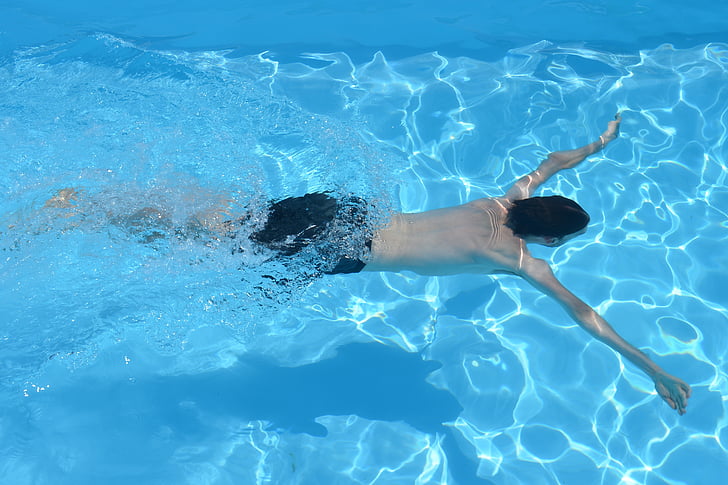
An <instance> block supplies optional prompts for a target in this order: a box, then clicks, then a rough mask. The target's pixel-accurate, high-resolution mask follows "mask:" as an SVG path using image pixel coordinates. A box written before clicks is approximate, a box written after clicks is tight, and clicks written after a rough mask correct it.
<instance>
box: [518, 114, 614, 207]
mask: <svg viewBox="0 0 728 485" xmlns="http://www.w3.org/2000/svg"><path fill="white" fill-rule="evenodd" d="M621 122H622V117H621V116H620V114H619V113H617V114H616V115H615V116H614V120H613V121H610V122H609V123H608V124H607V129H606V130H604V133H602V134H601V135H600V136H599V139H598V140H597V141H595V142H592V143H589V144H588V145H584V146H583V147H581V148H575V149H574V150H563V151H559V152H553V153H549V156H548V158H547V159H546V160H544V161H543V162H541V164H540V165H539V166H538V168H537V169H536V170H534V171H533V172H531V173H529V174H528V175H526V176H524V177H521V178H520V179H518V181H516V183H515V184H513V186H512V187H511V188H510V189H508V191H507V192H506V195H505V198H506V199H508V200H521V199H527V198H528V197H531V195H532V194H533V193H534V191H535V190H536V189H537V188H538V187H539V186H540V185H541V184H543V183H544V182H546V181H547V180H548V179H549V178H551V176H552V175H554V174H555V173H556V172H558V171H559V170H564V169H566V168H571V167H574V166H576V165H578V164H579V163H581V162H582V161H584V159H586V157H588V156H589V155H594V154H595V153H597V152H598V151H600V150H603V149H604V147H606V146H607V145H608V144H609V142H611V141H612V140H615V139H616V138H617V135H618V134H619V124H620V123H621Z"/></svg>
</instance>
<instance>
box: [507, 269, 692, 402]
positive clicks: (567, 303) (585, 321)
mask: <svg viewBox="0 0 728 485" xmlns="http://www.w3.org/2000/svg"><path fill="white" fill-rule="evenodd" d="M521 275H522V276H523V277H524V278H525V279H526V280H527V281H528V282H529V283H531V284H532V285H534V286H535V287H536V288H538V289H539V290H541V291H543V292H544V293H545V294H547V295H549V296H552V297H554V298H555V299H556V300H557V301H558V302H559V303H560V304H561V305H562V306H563V307H564V309H565V310H566V311H567V312H568V313H569V315H571V317H572V318H573V319H574V320H575V321H576V322H577V323H578V324H579V325H580V326H581V327H582V328H583V329H584V330H586V331H587V332H589V334H590V335H591V336H592V337H594V338H596V339H598V340H600V341H602V342H604V343H605V344H607V345H609V346H610V347H611V348H612V349H614V350H616V351H617V352H619V353H620V354H622V355H623V356H624V357H626V358H627V359H628V360H629V361H630V362H632V363H633V364H634V365H636V366H637V367H639V368H640V369H641V370H642V371H643V372H644V373H645V374H647V375H648V376H650V378H652V380H653V381H654V383H655V389H656V390H657V392H658V394H659V395H660V396H661V397H662V398H663V399H664V400H665V401H666V402H667V404H669V405H670V407H671V408H673V409H675V410H677V412H678V413H679V414H685V407H686V406H687V401H688V398H689V397H690V393H691V390H690V386H689V385H687V384H686V383H685V382H683V381H682V380H680V379H678V378H677V377H674V376H671V375H670V374H667V373H666V372H665V371H664V370H662V369H661V368H660V367H659V366H658V365H657V364H655V363H654V362H653V361H652V360H650V358H649V357H647V355H645V354H644V353H643V352H642V351H640V350H639V349H637V348H636V347H634V346H633V345H631V344H630V343H629V342H627V341H626V340H624V339H623V338H622V337H621V336H620V335H619V334H618V333H617V332H616V331H615V330H614V329H613V328H612V326H611V325H609V323H607V321H606V320H604V319H603V318H602V317H601V316H600V315H599V314H598V313H597V312H595V311H594V310H593V309H592V308H591V307H590V306H589V305H587V304H586V303H584V302H583V301H581V300H580V299H579V298H577V297H576V296H575V295H574V294H573V293H571V292H570V291H569V290H567V289H566V288H565V287H564V286H563V285H562V284H561V283H560V282H559V281H558V280H557V279H556V277H555V276H554V274H553V272H552V271H551V268H550V267H549V265H548V264H547V263H546V262H545V261H543V260H540V259H534V258H530V259H529V261H528V262H527V263H526V264H525V265H524V267H523V272H522V274H521Z"/></svg>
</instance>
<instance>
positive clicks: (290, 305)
mask: <svg viewBox="0 0 728 485" xmlns="http://www.w3.org/2000/svg"><path fill="white" fill-rule="evenodd" d="M433 5H434V4H433ZM578 5H581V6H582V7H583V8H582V9H578V8H577V9H575V10H569V12H570V14H569V15H571V17H570V18H571V19H572V20H573V21H574V22H573V23H569V25H567V26H565V28H564V29H560V30H559V29H557V30H559V33H558V34H552V33H551V31H553V30H554V29H553V28H551V29H547V28H545V27H541V28H536V26H535V24H534V23H533V22H534V20H530V22H531V23H526V24H519V22H517V21H507V20H508V19H511V17H509V16H512V17H513V18H521V17H519V14H517V13H512V12H510V13H509V11H507V10H497V11H495V12H490V14H489V15H485V14H484V13H482V12H481V13H478V14H472V15H471V16H467V15H466V14H468V13H469V12H468V11H467V6H464V5H459V4H456V5H453V6H452V7H451V8H452V9H454V10H453V11H451V12H449V13H448V14H447V15H444V14H443V13H442V12H441V11H436V8H435V7H433V6H432V5H431V4H430V2H425V3H424V4H423V6H421V8H420V9H419V10H417V11H416V12H415V11H414V10H413V9H407V8H406V6H399V7H398V5H397V4H392V5H389V6H388V7H387V8H385V7H384V6H379V7H381V8H380V11H377V8H376V7H377V5H373V6H372V7H371V9H370V8H365V7H364V6H361V7H359V9H358V10H357V8H355V7H351V8H350V9H349V10H347V9H346V8H344V7H336V6H332V5H329V4H327V3H326V2H318V3H316V4H315V5H311V6H310V9H309V10H306V9H302V10H296V9H294V8H293V7H291V8H290V9H289V10H285V11H284V12H280V11H277V12H273V11H270V10H267V11H265V12H263V13H257V14H256V13H255V12H254V10H253V9H252V8H251V9H250V11H246V12H244V13H245V14H246V15H247V14H249V15H250V17H245V15H243V12H240V11H239V10H235V8H237V7H235V8H234V7H232V6H230V7H229V9H228V10H225V9H220V10H212V9H210V10H203V11H202V13H201V12H200V11H199V10H198V9H199V8H200V7H198V6H195V7H194V8H193V2H183V3H181V4H179V5H177V7H176V8H177V11H176V13H175V15H173V16H172V17H170V18H167V20H166V21H165V22H161V21H160V20H159V19H160V18H163V17H165V15H164V13H165V12H166V10H165V9H168V8H169V7H168V6H165V5H162V3H160V4H159V5H156V6H152V7H145V8H142V7H140V6H137V5H136V3H133V4H131V5H130V6H126V7H124V8H127V9H129V11H128V12H127V11H125V10H124V8H122V7H121V6H117V7H115V8H114V9H112V10H111V12H110V13H109V14H108V18H107V19H106V20H100V19H102V18H104V15H106V14H104V15H102V13H101V12H100V11H98V10H96V8H97V7H94V6H85V4H83V5H82V4H81V3H79V4H78V5H73V4H72V5H69V6H68V8H69V10H68V11H67V12H61V11H60V10H58V11H57V10H55V9H54V8H53V7H52V6H50V4H48V5H45V4H44V3H43V2H33V3H31V4H28V5H26V6H14V7H12V8H10V9H9V10H6V11H5V12H4V13H6V14H7V15H5V16H4V18H6V19H9V20H8V22H7V24H6V25H5V26H3V27H2V30H3V31H2V33H0V40H1V41H2V49H0V93H2V95H1V96H2V97H1V98H0V109H1V111H0V159H1V160H2V162H3V168H4V170H3V171H2V174H0V189H2V191H3V193H5V194H6V197H4V198H3V202H2V206H1V209H0V224H1V225H0V256H1V257H2V266H1V270H0V271H1V272H2V274H1V276H0V278H1V281H2V284H1V285H0V314H1V315H2V317H1V318H2V320H1V327H0V345H1V347H0V352H1V353H2V359H0V370H1V371H2V380H1V381H0V382H1V384H0V409H1V410H2V413H0V432H1V434H0V435H1V436H2V438H0V457H1V458H0V478H2V481H3V482H7V483H17V484H41V483H53V484H63V483H74V484H75V483H128V482H131V481H135V482H138V483H149V484H166V483H194V484H203V483H210V484H223V483H251V484H252V483H292V484H296V483H299V484H308V483H377V484H382V483H398V484H400V483H422V484H425V483H455V484H459V483H497V484H510V483H529V484H541V483H543V484H551V483H606V484H617V483H707V484H711V483H721V478H722V475H721V471H722V470H725V468H726V466H727V465H728V458H727V455H726V450H725V442H726V431H725V414H726V413H725V411H726V405H725V401H724V399H723V396H724V395H725V394H726V392H727V390H726V349H727V348H728V346H726V343H727V342H726V341H727V340H728V339H727V337H726V334H725V331H724V329H725V324H726V297H725V295H724V291H723V290H722V289H723V288H724V287H725V283H726V279H727V278H728V277H727V276H726V274H727V273H726V263H727V262H728V261H727V260H726V256H725V255H724V253H725V251H724V250H723V248H724V246H725V239H726V231H727V230H728V226H727V225H726V220H727V217H726V208H727V207H728V195H727V194H728V190H727V189H726V173H727V172H728V171H727V169H726V155H727V150H728V149H727V148H726V143H725V141H726V126H727V123H728V114H727V111H728V96H727V95H726V91H725V86H726V85H727V84H726V80H727V78H728V75H727V73H726V69H727V68H728V43H726V41H727V40H728V39H726V37H725V36H724V35H722V34H721V33H720V31H719V30H718V28H719V27H715V26H714V25H713V24H711V22H712V20H711V19H705V22H706V24H705V25H701V24H700V22H702V20H700V19H702V17H701V16H700V15H698V14H699V12H700V8H702V6H703V4H702V3H701V2H697V3H696V4H695V5H694V6H693V7H692V8H691V9H688V10H687V11H684V12H680V13H674V14H673V15H672V16H667V14H665V13H664V10H663V9H667V10H669V9H670V8H673V10H674V9H675V7H670V5H671V4H670V3H668V4H666V5H664V4H661V7H660V8H658V6H656V4H655V3H653V2H647V3H644V2H643V3H641V4H640V5H641V7H640V6H639V5H636V4H635V5H634V8H635V9H638V8H642V9H644V10H645V11H646V12H642V15H647V16H648V18H653V19H657V18H658V14H659V15H665V16H666V18H668V17H669V19H672V20H671V21H672V22H675V23H670V22H671V21H670V20H666V21H665V22H666V23H665V24H663V26H662V27H661V28H662V29H664V31H663V32H647V31H643V32H641V36H639V37H635V38H626V36H625V35H624V32H623V31H629V29H630V25H632V24H630V21H634V22H635V25H637V22H638V21H637V20H636V19H637V17H635V16H632V15H633V13H634V12H631V11H624V12H623V11H609V10H608V9H607V10H604V11H602V10H597V11H589V10H588V8H587V4H578ZM517 7H518V6H517V5H516V6H511V7H508V8H510V9H512V10H517ZM552 7H554V6H552ZM248 8H250V7H248ZM398 8H399V10H398ZM499 8H502V9H506V7H499ZM554 8H555V11H553V12H550V13H549V14H548V15H556V13H558V12H561V13H564V12H565V11H564V10H561V11H559V9H558V6H555V7H554ZM595 8H596V7H595ZM604 8H606V7H604ZM624 8H625V9H626V7H624ZM714 8H715V9H721V8H723V7H714ZM231 12H232V13H234V15H233V14H232V13H231ZM403 12H407V14H406V15H405V14H404V13H403ZM538 12H539V11H536V13H538ZM711 12H714V15H711V16H710V17H716V18H719V17H720V15H719V13H720V12H719V11H718V10H711ZM530 13H531V14H533V13H534V12H533V11H531V12H530ZM202 14H205V15H207V16H205V15H202ZM238 14H239V15H238ZM74 15H77V16H78V17H80V18H75V17H74ZM256 15H257V16H258V17H256ZM521 15H525V13H522V14H521ZM634 15H636V14H634ZM650 16H651V17H650ZM197 17H199V18H200V19H202V20H208V21H210V22H209V23H210V25H217V32H215V29H213V28H212V27H208V30H206V31H205V30H204V29H199V28H198V29H197V30H196V32H194V33H189V32H192V31H194V30H195V29H193V28H192V27H191V25H193V20H194V19H195V18H197ZM134 18H138V19H139V21H138V22H132V21H131V20H130V19H134ZM278 18H285V19H287V20H286V22H290V28H280V29H278V30H280V38H278V39H277V40H276V37H275V35H274V33H272V32H271V31H270V30H266V29H265V27H266V26H267V25H269V22H273V21H274V20H275V19H278ZM356 18H360V19H368V20H371V22H374V21H375V20H374V19H381V21H382V23H381V25H382V26H383V27H386V26H387V25H395V26H397V27H399V26H401V25H404V24H406V21H407V20H408V19H417V20H421V21H422V22H423V24H424V26H422V27H419V28H422V29H423V30H424V29H425V27H432V25H438V26H440V27H439V28H438V29H433V30H431V31H430V32H431V36H429V37H427V36H425V34H424V33H422V32H416V31H415V32H414V33H421V34H422V35H421V37H420V38H421V39H422V40H421V41H419V42H421V45H415V44H416V42H415V41H414V40H411V39H412V36H407V35H405V34H406V32H402V31H401V29H399V30H398V29H396V28H390V29H387V28H382V34H381V36H379V37H377V36H375V35H373V34H364V33H361V32H359V31H357V30H356V29H353V28H352V29H350V31H349V32H347V28H346V26H347V25H350V24H348V23H347V22H352V24H351V25H353V24H354V23H355V22H354V20H352V19H356ZM583 18H588V19H590V20H594V19H597V20H600V19H601V21H602V26H603V27H604V28H603V29H590V30H600V31H601V32H603V33H602V34H599V33H597V34H594V33H588V32H586V31H585V30H584V31H579V28H580V27H578V25H576V24H578V23H579V22H578V20H579V19H583ZM660 18H662V17H660ZM84 19H85V20H84ZM246 19H247V20H246ZM256 19H257V22H256ZM313 19H318V20H313ZM484 19H485V20H484ZM693 19H698V20H693ZM212 20H216V21H217V23H215V22H212ZM476 20H483V21H484V22H485V25H487V27H489V28H488V29H486V28H485V26H482V28H481V30H480V31H478V32H477V33H474V32H475V30H474V29H475V27H474V25H475V24H476V23H477V22H476ZM521 20H523V19H522V18H521ZM678 20H682V21H683V24H684V25H683V26H680V25H679V23H677V21H678ZM84 21H85V23H84ZM305 21H308V22H309V27H311V26H313V24H311V22H314V21H315V22H318V24H316V25H318V26H320V27H321V28H319V29H310V30H309V29H305V31H304V29H303V27H301V25H305ZM562 21H563V20H562ZM691 21H692V22H693V24H695V25H696V26H695V27H694V28H692V27H691V25H693V24H691ZM71 22H77V25H78V27H77V28H75V29H70V28H69V27H68V25H70V24H71ZM166 22H169V23H166ZM235 22H237V23H235ZM388 22H391V24H388ZM428 22H429V23H428ZM524 22H525V20H524ZM564 22H565V21H564ZM294 23H295V24H296V25H293V24H294ZM542 23H544V24H547V23H548V22H542ZM582 23H584V22H582ZM644 23H645V24H648V27H645V29H655V28H657V27H655V24H656V22H652V23H650V22H644ZM241 24H244V25H248V26H251V27H250V29H249V30H248V31H246V32H247V33H245V34H242V33H239V32H242V30H240V31H237V30H236V29H234V28H233V26H235V25H238V26H239V25H241ZM617 24H618V25H619V26H620V27H619V28H621V29H623V31H616V32H615V30H614V29H611V30H610V29H609V28H608V27H614V28H617V27H615V25H617ZM37 25H42V26H45V30H43V29H40V30H39V29H30V28H29V27H30V26H37ZM227 25H229V26H230V28H229V29H226V28H225V26H227ZM332 25H335V31H334V30H327V29H334V27H332ZM639 25H642V24H639ZM324 26H325V27H324ZM508 26H510V27H508ZM514 26H518V27H514ZM21 27H25V28H21ZM173 27H174V28H173ZM455 27H459V30H457V32H455V33H453V29H454V28H455ZM530 27H534V28H533V29H531V32H530V33H529V34H528V35H526V32H527V31H528V30H529V28H530ZM410 28H411V29H416V28H417V27H410ZM581 28H582V29H585V27H581ZM673 28H674V29H677V30H671V29H673ZM297 29H302V30H297ZM499 29H500V30H499ZM514 29H521V30H519V31H517V32H516V31H514ZM680 29H682V34H678V33H675V32H680ZM182 31H184V32H188V33H187V34H186V35H181V34H182ZM309 32H310V34H309ZM463 32H464V33H463ZM585 32H586V33H585ZM256 33H257V34H258V35H257V36H255V35H254V34H256ZM410 33H412V32H410ZM215 34H217V35H215ZM306 35H310V38H308V37H306ZM347 35H349V36H350V37H351V38H352V39H355V40H356V42H354V41H353V40H352V41H351V42H349V43H346V42H343V41H340V40H339V39H342V38H345V37H346V36H347ZM578 35H584V36H585V35H592V36H600V35H601V37H600V38H591V37H590V38H589V39H586V38H583V42H577V40H579V37H578ZM240 36H250V37H240ZM566 36H571V37H569V38H567V37H566ZM253 38H255V41H253V40H252V39H253ZM330 39H336V42H334V41H331V40H330ZM616 111H619V112H621V113H622V117H623V122H622V127H621V136H620V138H619V139H618V140H616V141H615V142H613V143H612V144H610V146H609V147H608V148H607V149H606V150H605V151H604V152H602V153H600V154H597V155H595V156H593V157H591V158H590V159H589V160H588V161H586V162H584V163H583V164H581V165H580V166H578V167H576V168H575V169H573V170H569V171H563V172H560V173H559V174H558V175H557V176H556V177H555V178H554V179H553V180H551V181H549V182H548V183H547V184H546V185H545V186H544V188H543V190H542V191H541V194H542V195H551V194H560V195H564V196H566V197H570V198H573V199H575V200H577V201H578V202H579V203H580V204H581V205H582V206H583V207H584V208H586V209H587V211H588V212H589V213H590V214H591V223H590V225H589V227H588V231H587V233H586V234H585V235H584V236H581V237H579V238H577V239H575V240H573V241H571V242H570V243H569V244H567V245H565V246H563V247H561V248H558V249H556V250H553V249H547V248H542V249H535V248H534V249H533V251H534V255H535V256H537V257H541V258H544V259H546V260H547V261H549V262H550V263H551V264H552V266H553V268H554V271H555V273H556V274H557V276H558V277H559V279H560V280H561V281H563V282H564V284H565V285H566V286H567V287H569V288H571V289H572V290H573V291H574V292H575V293H576V294H577V295H578V296H579V297H580V298H582V299H584V300H585V301H586V302H587V303H589V304H590V305H592V306H594V307H595V309H597V310H598V311H599V312H600V313H601V314H602V315H604V316H605V318H606V319H607V320H608V321H609V322H610V323H611V324H612V325H613V326H614V327H615V329H616V330H617V331H619V332H620V334H622V335H623V336H624V337H625V338H626V339H627V340H629V341H630V342H632V343H634V344H635V345H636V346H637V347H638V348H640V349H642V350H644V351H645V352H646V353H647V354H648V355H650V356H651V357H652V358H653V359H654V360H655V361H656V362H657V363H658V364H659V365H661V366H662V367H663V368H665V370H667V371H668V372H671V373H674V374H676V375H679V376H680V377H681V378H683V379H685V380H686V381H687V382H689V383H690V384H691V386H692V387H693V397H692V398H691V400H690V405H689V407H688V413H687V414H686V415H685V416H677V414H676V413H674V412H673V411H672V410H671V409H669V408H668V407H667V406H665V405H664V403H662V402H661V400H660V399H659V397H658V396H656V394H655V393H654V389H653V386H652V383H651V381H650V380H649V379H648V378H646V377H645V376H644V375H643V374H641V373H640V371H639V370H638V369H636V368H635V367H634V366H632V365H631V364H630V363H629V362H624V361H623V359H621V358H620V357H619V356H618V355H617V354H615V353H614V352H613V351H611V350H610V349H609V348H607V347H606V346H604V345H603V344H600V343H598V342H596V341H594V340H592V339H591V338H590V337H589V336H588V335H587V334H586V333H585V332H583V331H582V330H581V329H580V328H578V327H577V326H576V324H575V323H573V322H572V321H571V320H570V318H569V316H568V315H567V314H566V313H565V312H564V311H563V310H562V309H561V308H560V307H559V306H558V305H557V304H556V303H555V302H553V301H551V300H549V299H547V298H545V297H543V296H542V295H541V294H540V293H539V292H538V291H536V290H535V289H533V288H532V287H530V286H529V285H528V284H527V283H526V282H524V281H522V280H520V279H518V278H514V277H510V276H486V275H459V276H448V277H424V276H417V275H414V274H411V273H401V274H400V273H382V274H366V273H361V274H355V275H334V276H323V275H319V274H312V273H311V271H309V268H310V258H315V257H316V255H315V254H302V255H299V257H298V259H296V258H294V259H292V260H291V261H288V262H287V264H277V263H276V262H271V261H269V260H267V259H266V257H265V254H261V253H257V252H256V251H254V250H250V251H239V250H237V249H239V248H240V245H241V244H242V245H245V244H247V243H246V242H245V241H246V239H245V238H244V237H242V236H244V234H242V235H241V236H239V237H237V239H235V240H234V241H231V240H230V239H229V238H227V239H226V238H224V237H218V236H217V235H216V234H213V233H210V232H209V231H200V232H199V233H195V234H194V235H192V236H189V237H187V236H186V237H178V235H179V234H178V232H175V231H176V229H175V228H180V227H189V225H190V221H196V220H211V219H214V220H218V219H219V220H223V221H225V220H234V219H235V218H236V217H239V216H240V215H241V214H248V215H250V214H252V216H250V217H251V218H252V219H251V220H252V221H253V222H255V220H258V219H259V220H262V219H263V218H264V217H265V211H266V207H267V204H268V203H269V201H273V200H282V199H284V198H286V197H291V196H299V195H303V194H305V193H310V192H322V191H328V192H330V193H333V194H336V195H341V196H342V197H344V196H358V197H363V198H365V199H366V200H368V201H371V202H372V203H373V204H374V207H376V210H375V211H374V213H373V214H372V217H373V218H374V219H375V220H385V219H386V218H387V217H388V216H389V215H390V214H391V213H393V212H399V211H404V212H418V211H422V210H429V209H435V208H440V207H446V206H451V205H455V204H460V203H464V202H467V201H470V200H473V199H476V198H479V197H488V196H497V195H501V194H502V193H503V191H504V190H505V189H507V188H508V187H509V186H510V184H511V183H512V182H513V181H514V180H516V179H517V178H518V177H520V176H522V175H524V174H526V173H528V172H529V171H530V170H533V169H534V168H535V167H536V166H537V164H538V163H539V161H540V160H542V159H543V158H545V157H546V155H547V154H548V153H549V152H551V151H555V150H562V149H568V148H572V147H576V146H580V145H583V144H584V143H587V142H591V141H593V140H594V139H597V138H598V135H599V134H600V133H601V131H602V129H603V127H604V125H605V124H606V122H607V121H608V120H610V119H612V117H613V115H614V113H615V112H616ZM69 188H72V189H73V190H74V193H75V194H77V195H75V196H74V198H73V199H70V203H69V205H68V206H63V207H61V206H59V204H53V203H51V204H49V201H51V200H53V198H54V197H57V196H58V194H59V191H62V190H64V189H69ZM157 214H163V217H158V216H157ZM160 221H161V222H160ZM166 221H169V222H166ZM270 275H274V276H275V278H269V277H267V276H270ZM284 278H285V279H287V280H288V283H287V284H281V283H280V281H281V279H284Z"/></svg>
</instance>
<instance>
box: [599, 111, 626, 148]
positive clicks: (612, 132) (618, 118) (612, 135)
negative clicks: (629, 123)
mask: <svg viewBox="0 0 728 485" xmlns="http://www.w3.org/2000/svg"><path fill="white" fill-rule="evenodd" d="M621 122H622V115H621V114H620V113H617V114H616V115H614V120H613V121H610V122H609V123H608V124H607V129H606V130H604V133H602V134H601V135H600V136H599V140H600V141H601V142H602V146H601V149H602V150H603V149H604V147H606V146H607V145H608V144H609V142H611V141H613V140H616V139H617V137H618V136H619V124H620V123H621Z"/></svg>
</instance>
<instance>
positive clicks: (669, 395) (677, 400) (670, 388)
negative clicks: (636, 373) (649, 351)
mask: <svg viewBox="0 0 728 485" xmlns="http://www.w3.org/2000/svg"><path fill="white" fill-rule="evenodd" d="M653 380H654V381H655V390H657V393H658V394H659V395H660V397H661V398H662V399H664V400H665V402H666V403H667V404H668V405H669V406H670V407H671V408H672V409H675V410H677V412H678V414H679V415H681V416H682V415H683V414H685V408H686V407H687V405H688V398H689V397H690V395H691V394H692V390H691V389H690V386H689V385H688V384H687V383H685V382H684V381H682V380H681V379H678V378H677V377H674V376H671V375H670V374H666V373H664V372H661V373H658V374H656V375H655V376H654V377H653Z"/></svg>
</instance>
